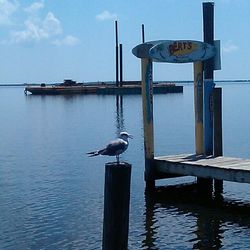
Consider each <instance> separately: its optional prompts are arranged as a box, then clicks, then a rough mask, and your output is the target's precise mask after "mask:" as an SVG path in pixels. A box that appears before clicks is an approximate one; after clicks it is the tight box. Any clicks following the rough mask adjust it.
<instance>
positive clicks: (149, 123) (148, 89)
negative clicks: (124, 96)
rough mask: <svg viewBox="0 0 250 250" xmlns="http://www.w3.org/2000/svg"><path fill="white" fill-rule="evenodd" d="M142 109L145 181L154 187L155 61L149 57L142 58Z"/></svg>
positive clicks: (149, 186) (147, 184) (148, 185)
mask: <svg viewBox="0 0 250 250" xmlns="http://www.w3.org/2000/svg"><path fill="white" fill-rule="evenodd" d="M141 69H142V109H143V126H144V152H145V181H146V186H147V188H149V189H150V188H154V186H155V179H154V173H153V167H152V165H151V160H152V159H154V127H153V63H152V60H151V59H149V58H142V60H141Z"/></svg>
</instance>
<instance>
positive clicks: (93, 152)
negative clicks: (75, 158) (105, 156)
mask: <svg viewBox="0 0 250 250" xmlns="http://www.w3.org/2000/svg"><path fill="white" fill-rule="evenodd" d="M87 155H89V157H93V156H97V155H99V150H97V151H92V152H88V153H87Z"/></svg>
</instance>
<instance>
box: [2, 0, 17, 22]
mask: <svg viewBox="0 0 250 250" xmlns="http://www.w3.org/2000/svg"><path fill="white" fill-rule="evenodd" d="M18 7H19V4H18V2H17V1H15V0H0V25H10V24H12V21H11V16H12V14H13V13H14V12H15V11H16V10H17V9H18Z"/></svg>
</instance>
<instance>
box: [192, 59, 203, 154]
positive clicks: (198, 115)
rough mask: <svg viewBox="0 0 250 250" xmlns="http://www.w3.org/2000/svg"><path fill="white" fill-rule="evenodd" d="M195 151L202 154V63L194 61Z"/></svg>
mask: <svg viewBox="0 0 250 250" xmlns="http://www.w3.org/2000/svg"><path fill="white" fill-rule="evenodd" d="M194 112H195V114H194V116H195V151H196V154H197V155H199V154H203V153H204V149H203V63H202V62H201V61H198V62H194Z"/></svg>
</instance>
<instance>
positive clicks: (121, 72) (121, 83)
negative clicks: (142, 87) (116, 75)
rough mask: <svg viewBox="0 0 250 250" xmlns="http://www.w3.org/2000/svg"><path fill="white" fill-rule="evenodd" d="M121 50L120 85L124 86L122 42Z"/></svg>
mask: <svg viewBox="0 0 250 250" xmlns="http://www.w3.org/2000/svg"><path fill="white" fill-rule="evenodd" d="M119 50H120V87H122V85H123V69H122V67H123V64H122V44H120V46H119Z"/></svg>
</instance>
